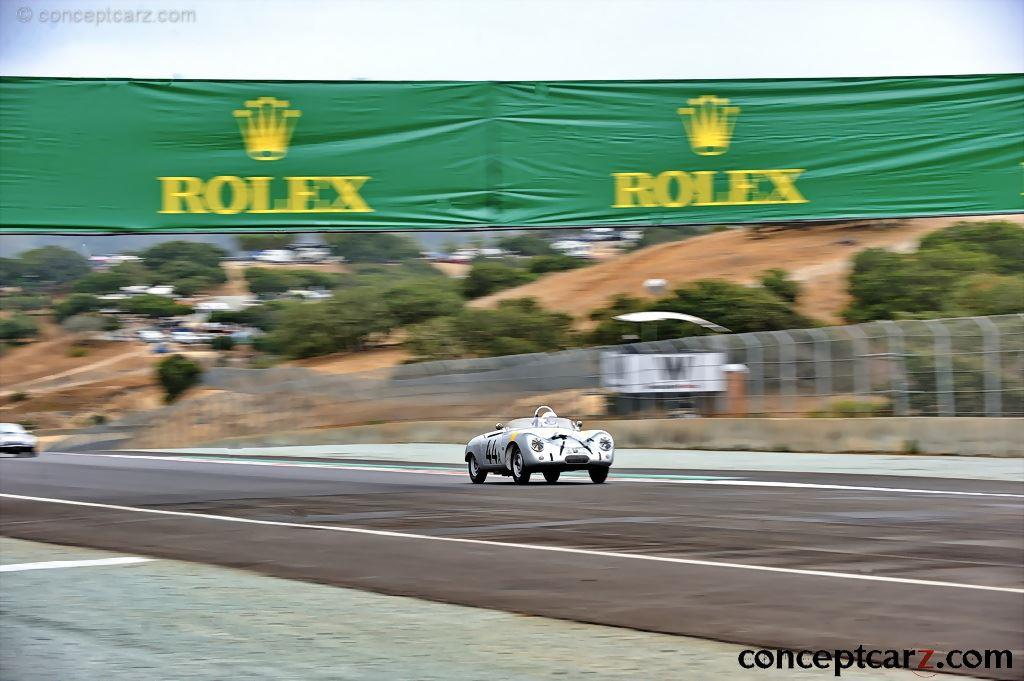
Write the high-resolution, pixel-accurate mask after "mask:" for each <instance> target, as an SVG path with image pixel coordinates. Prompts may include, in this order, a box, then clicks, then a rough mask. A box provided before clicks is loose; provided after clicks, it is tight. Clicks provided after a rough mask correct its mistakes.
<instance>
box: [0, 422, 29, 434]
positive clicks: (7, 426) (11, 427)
mask: <svg viewBox="0 0 1024 681" xmlns="http://www.w3.org/2000/svg"><path fill="white" fill-rule="evenodd" d="M24 432H25V429H24V428H22V427H21V426H19V425H18V424H17V423H0V433H5V434H7V435H11V434H18V435H20V434H22V433H24Z"/></svg>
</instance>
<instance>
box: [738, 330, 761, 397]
mask: <svg viewBox="0 0 1024 681" xmlns="http://www.w3.org/2000/svg"><path fill="white" fill-rule="evenodd" d="M738 337H739V339H740V342H742V343H743V347H744V348H745V352H744V358H743V360H744V361H743V363H744V364H746V365H747V376H748V377H749V379H748V380H749V381H750V385H751V388H754V386H756V388H755V389H752V390H750V392H749V393H748V394H747V415H748V416H749V415H750V414H763V413H764V351H763V350H762V348H761V343H760V342H759V341H758V340H757V336H756V335H755V334H752V333H741V334H739V335H738ZM754 358H756V359H754ZM755 365H756V366H757V369H756V370H755V369H754V366H755ZM755 395H756V396H757V406H758V408H757V409H756V410H752V409H751V405H753V402H754V401H753V399H751V398H753V397H754V396H755Z"/></svg>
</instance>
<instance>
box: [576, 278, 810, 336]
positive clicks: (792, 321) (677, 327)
mask: <svg viewBox="0 0 1024 681" xmlns="http://www.w3.org/2000/svg"><path fill="white" fill-rule="evenodd" d="M638 306H640V307H641V309H643V310H658V311H662V312H679V313H682V314H691V315H696V316H697V317H702V318H704V319H707V320H708V321H711V322H714V323H715V324H719V325H721V326H724V327H726V328H728V329H729V330H730V331H733V332H735V333H746V332H750V331H778V330H782V329H793V328H801V327H807V326H813V325H814V321H813V320H811V319H808V318H807V317H804V316H803V315H801V314H799V313H797V312H796V311H795V310H794V309H793V307H792V306H791V305H790V303H788V302H787V301H785V300H783V299H781V298H779V297H778V296H776V295H775V294H773V293H771V292H770V291H767V290H765V289H763V288H750V287H747V286H741V285H740V284H734V283H732V282H729V281H721V280H717V279H704V280H701V281H695V282H693V283H691V284H687V285H686V286H683V287H682V288H678V289H676V290H675V292H674V293H673V294H672V295H670V296H666V297H664V298H661V299H659V300H655V301H653V302H645V303H641V301H638V300H637V299H635V298H630V297H626V296H623V297H619V298H618V299H616V300H615V301H614V302H613V305H612V307H611V308H606V309H604V310H598V311H596V312H594V313H592V314H591V318H592V319H596V320H600V321H599V323H598V325H597V327H596V328H595V329H594V331H593V332H592V333H591V341H592V342H594V343H600V344H605V343H621V342H622V337H623V336H624V335H629V334H635V333H636V332H637V325H636V324H632V323H629V322H620V321H617V320H615V319H613V317H615V316H617V315H620V314H623V313H625V312H639V311H641V310H639V309H635V308H636V307H638ZM644 331H645V333H651V334H653V335H654V336H655V337H656V338H682V337H685V336H703V335H707V334H709V333H711V332H710V331H709V330H707V329H705V328H703V327H701V326H697V325H696V324H690V323H687V322H678V321H673V320H668V321H659V322H650V323H649V324H645V329H644Z"/></svg>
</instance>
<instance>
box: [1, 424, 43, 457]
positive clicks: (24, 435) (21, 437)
mask: <svg viewBox="0 0 1024 681" xmlns="http://www.w3.org/2000/svg"><path fill="white" fill-rule="evenodd" d="M36 443H37V440H36V436H35V435H33V434H32V433H30V432H28V431H27V430H25V429H24V428H23V427H22V426H19V425H18V424H17V423H0V456H35V455H36Z"/></svg>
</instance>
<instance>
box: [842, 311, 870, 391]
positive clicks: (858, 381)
mask: <svg viewBox="0 0 1024 681" xmlns="http://www.w3.org/2000/svg"><path fill="white" fill-rule="evenodd" d="M843 328H844V329H845V330H846V334H847V335H848V336H849V337H850V340H851V341H852V351H853V352H852V356H853V392H855V393H857V394H858V395H867V394H868V393H870V392H871V382H870V380H869V379H870V371H871V369H870V367H868V366H866V362H867V354H868V352H867V347H866V344H867V336H866V335H865V334H864V330H863V329H861V328H860V327H859V326H844V327H843Z"/></svg>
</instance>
